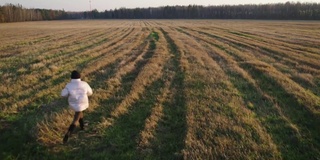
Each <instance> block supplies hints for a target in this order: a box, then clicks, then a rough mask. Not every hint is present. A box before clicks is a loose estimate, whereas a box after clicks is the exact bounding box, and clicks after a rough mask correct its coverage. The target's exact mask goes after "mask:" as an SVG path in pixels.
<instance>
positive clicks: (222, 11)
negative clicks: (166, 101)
mask: <svg viewBox="0 0 320 160" xmlns="http://www.w3.org/2000/svg"><path fill="white" fill-rule="evenodd" d="M68 15H69V18H75V19H79V18H82V19H270V20H272V19H274V20H320V3H300V2H297V3H295V2H286V3H276V4H258V5H257V4H248V5H220V6H199V5H189V6H164V7H157V8H151V7H149V8H135V9H127V8H120V9H114V10H105V11H104V12H98V11H97V10H93V11H91V12H78V13H68Z"/></svg>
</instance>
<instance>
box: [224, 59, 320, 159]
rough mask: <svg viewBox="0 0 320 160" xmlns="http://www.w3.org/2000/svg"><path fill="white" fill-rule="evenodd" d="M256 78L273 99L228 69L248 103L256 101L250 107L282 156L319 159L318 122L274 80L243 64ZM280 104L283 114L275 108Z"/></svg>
mask: <svg viewBox="0 0 320 160" xmlns="http://www.w3.org/2000/svg"><path fill="white" fill-rule="evenodd" d="M242 67H243V68H244V69H246V70H247V71H248V73H250V74H251V76H252V78H253V79H255V80H256V82H257V84H258V85H259V87H260V88H261V89H262V91H263V92H264V94H268V95H271V96H272V97H273V98H274V99H273V101H270V100H267V99H266V98H265V97H264V96H263V95H262V94H261V93H259V91H258V90H257V89H256V88H255V87H254V86H253V85H251V84H250V83H248V81H247V80H246V79H244V78H243V77H242V76H241V75H239V74H238V73H235V72H232V71H231V72H230V71H227V72H226V73H227V74H228V75H229V77H230V81H231V82H232V83H233V84H234V86H235V87H236V88H237V89H238V90H239V91H240V92H241V93H242V94H241V95H242V98H243V99H244V100H245V101H246V102H250V103H252V104H253V107H252V106H251V107H250V108H251V110H252V111H253V112H255V113H256V114H257V117H258V119H259V120H260V121H261V123H262V124H263V125H264V126H265V128H266V129H267V131H268V133H270V134H271V136H272V138H273V140H274V143H276V144H277V147H278V149H279V151H280V152H281V157H282V158H283V159H317V157H319V156H320V155H319V148H320V138H319V136H318V133H319V132H318V131H319V127H318V124H319V122H318V121H317V118H316V117H314V115H312V114H311V113H310V112H309V111H307V109H306V108H305V106H303V105H300V104H299V102H298V101H297V100H296V99H295V98H294V97H293V96H292V95H290V94H288V93H287V92H286V91H285V90H284V89H283V88H282V87H281V86H280V85H279V84H278V83H277V82H276V81H275V80H274V79H272V78H270V77H268V76H267V75H265V74H264V73H262V72H260V71H258V70H256V69H254V68H253V67H251V66H249V65H246V64H244V65H242ZM277 105H278V106H279V107H280V110H281V112H282V113H280V112H279V110H278V109H276V108H275V107H276V106H277Z"/></svg>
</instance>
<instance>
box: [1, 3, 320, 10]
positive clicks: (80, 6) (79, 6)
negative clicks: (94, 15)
mask: <svg viewBox="0 0 320 160" xmlns="http://www.w3.org/2000/svg"><path fill="white" fill-rule="evenodd" d="M90 1H91V6H90ZM287 1H292V0H220V1H217V0H134V1H133V0H0V5H5V4H8V3H11V4H21V5H22V6H23V7H25V8H41V9H55V10H63V9H64V10H65V11H89V10H90V8H91V9H92V10H93V9H97V10H98V11H104V10H110V9H115V8H121V7H125V8H137V7H140V8H147V7H160V6H167V5H169V6H175V5H183V6H187V5H189V4H191V5H193V4H195V5H203V6H209V5H238V4H268V3H285V2H287ZM294 2H301V3H304V2H310V3H314V2H315V3H320V0H299V1H294Z"/></svg>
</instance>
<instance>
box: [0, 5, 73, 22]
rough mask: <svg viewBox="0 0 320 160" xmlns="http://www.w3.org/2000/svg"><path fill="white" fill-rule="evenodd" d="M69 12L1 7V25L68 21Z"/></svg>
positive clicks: (15, 6) (16, 6)
mask: <svg viewBox="0 0 320 160" xmlns="http://www.w3.org/2000/svg"><path fill="white" fill-rule="evenodd" d="M67 18H68V15H67V12H65V11H61V10H49V9H26V8H24V7H22V6H21V5H19V4H18V5H13V4H6V5H4V6H0V23H4V22H24V21H42V20H59V19H67Z"/></svg>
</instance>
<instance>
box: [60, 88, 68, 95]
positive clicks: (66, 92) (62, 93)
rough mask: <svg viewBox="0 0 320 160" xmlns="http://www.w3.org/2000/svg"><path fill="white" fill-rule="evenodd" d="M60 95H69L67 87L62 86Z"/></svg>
mask: <svg viewBox="0 0 320 160" xmlns="http://www.w3.org/2000/svg"><path fill="white" fill-rule="evenodd" d="M61 96H62V97H68V96H69V91H68V88H67V87H66V88H64V89H63V90H62V91H61Z"/></svg>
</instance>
